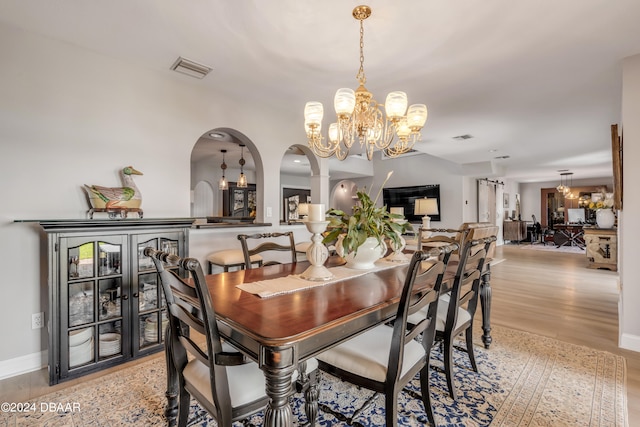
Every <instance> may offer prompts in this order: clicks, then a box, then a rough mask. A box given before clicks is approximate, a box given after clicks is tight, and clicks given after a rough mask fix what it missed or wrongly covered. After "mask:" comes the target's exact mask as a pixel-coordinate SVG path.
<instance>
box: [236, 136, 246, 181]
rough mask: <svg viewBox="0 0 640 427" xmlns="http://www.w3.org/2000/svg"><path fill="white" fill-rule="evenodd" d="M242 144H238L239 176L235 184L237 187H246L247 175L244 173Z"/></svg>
mask: <svg viewBox="0 0 640 427" xmlns="http://www.w3.org/2000/svg"><path fill="white" fill-rule="evenodd" d="M244 147H245V145H244V144H240V162H239V163H240V177H239V178H238V183H237V184H236V186H237V187H238V188H247V177H246V176H245V174H244V164H245V161H244Z"/></svg>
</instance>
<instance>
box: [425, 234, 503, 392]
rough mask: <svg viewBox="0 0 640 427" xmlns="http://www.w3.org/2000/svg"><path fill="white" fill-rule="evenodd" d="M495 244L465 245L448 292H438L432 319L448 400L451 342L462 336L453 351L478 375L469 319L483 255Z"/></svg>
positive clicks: (473, 242) (480, 241)
mask: <svg viewBox="0 0 640 427" xmlns="http://www.w3.org/2000/svg"><path fill="white" fill-rule="evenodd" d="M493 242H495V236H491V237H487V238H482V239H476V240H470V241H467V242H466V243H465V244H464V246H463V247H462V249H461V251H460V254H459V256H460V259H459V261H458V264H457V269H456V274H455V278H454V279H453V284H452V285H451V290H450V292H448V293H447V292H444V291H443V292H442V295H441V296H440V298H439V299H440V301H439V303H438V311H437V316H436V322H435V324H436V325H435V326H436V334H435V341H436V342H441V343H442V344H443V349H444V354H443V358H444V370H445V376H446V379H447V387H448V389H449V394H450V395H451V398H452V399H454V400H455V399H456V396H457V392H456V387H455V383H454V381H453V377H454V363H453V350H454V341H455V338H456V337H457V336H458V335H460V334H462V333H464V336H465V347H464V348H462V347H455V348H456V349H460V350H464V351H466V353H467V355H468V357H469V362H470V363H471V367H472V369H473V371H474V372H478V365H477V363H476V359H475V354H474V350H473V318H474V316H475V312H476V308H477V306H478V297H479V296H480V292H479V290H480V277H481V274H482V272H483V268H484V262H485V260H486V256H487V251H488V250H489V247H490V246H491V244H492V243H493Z"/></svg>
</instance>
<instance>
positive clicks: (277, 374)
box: [262, 366, 294, 427]
mask: <svg viewBox="0 0 640 427" xmlns="http://www.w3.org/2000/svg"><path fill="white" fill-rule="evenodd" d="M262 370H263V371H264V376H265V379H266V391H267V396H269V405H268V406H267V409H266V410H265V413H264V425H265V426H267V427H289V426H293V414H292V412H291V406H290V405H289V396H290V395H291V392H292V387H291V374H292V373H293V370H294V367H293V366H291V367H288V368H285V369H270V368H269V367H267V366H263V368H262Z"/></svg>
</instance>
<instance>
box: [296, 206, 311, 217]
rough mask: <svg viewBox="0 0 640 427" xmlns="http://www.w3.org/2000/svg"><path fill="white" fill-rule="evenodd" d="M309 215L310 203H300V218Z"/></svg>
mask: <svg viewBox="0 0 640 427" xmlns="http://www.w3.org/2000/svg"><path fill="white" fill-rule="evenodd" d="M308 215H309V203H300V204H299V205H298V216H299V218H300V219H307V217H308Z"/></svg>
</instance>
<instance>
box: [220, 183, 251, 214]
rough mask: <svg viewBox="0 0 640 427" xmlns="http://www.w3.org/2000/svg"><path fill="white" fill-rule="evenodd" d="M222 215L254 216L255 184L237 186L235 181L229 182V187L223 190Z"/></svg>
mask: <svg viewBox="0 0 640 427" xmlns="http://www.w3.org/2000/svg"><path fill="white" fill-rule="evenodd" d="M222 215H223V216H230V217H231V216H232V217H242V218H250V217H251V218H255V216H256V186H255V184H249V185H248V186H247V187H246V188H238V186H237V185H236V183H235V182H230V183H229V189H228V190H224V191H223V204H222Z"/></svg>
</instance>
